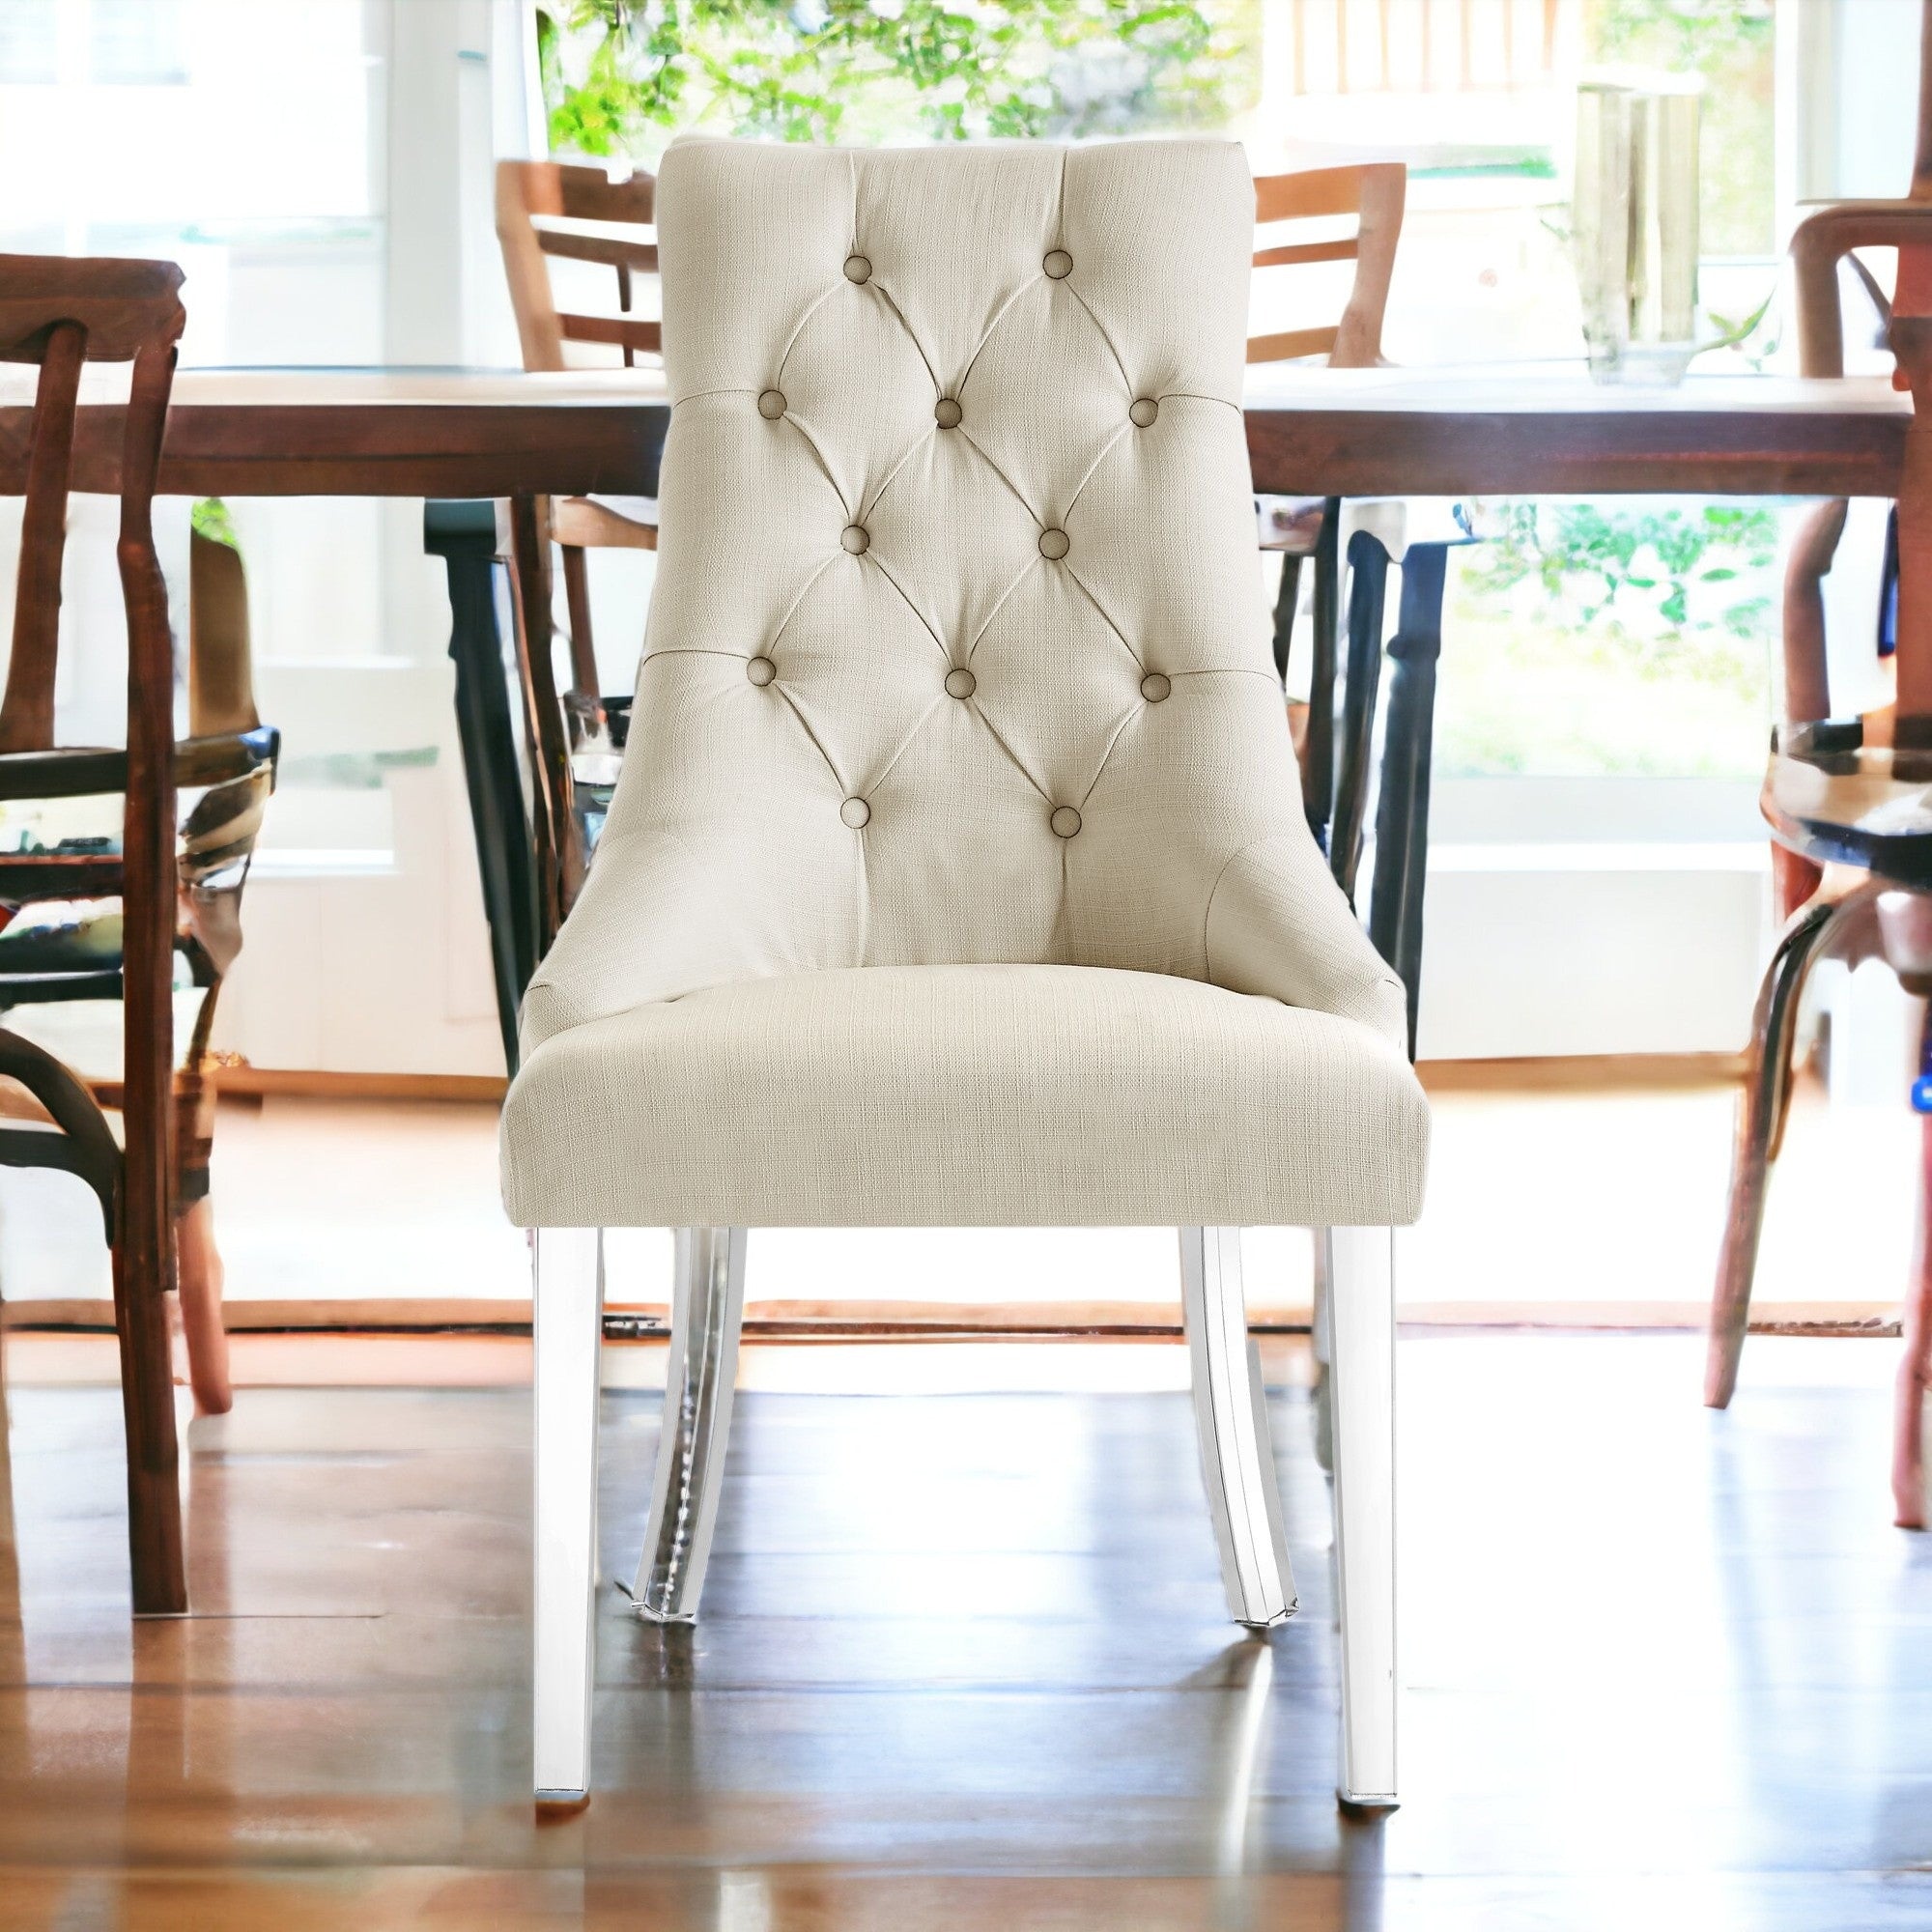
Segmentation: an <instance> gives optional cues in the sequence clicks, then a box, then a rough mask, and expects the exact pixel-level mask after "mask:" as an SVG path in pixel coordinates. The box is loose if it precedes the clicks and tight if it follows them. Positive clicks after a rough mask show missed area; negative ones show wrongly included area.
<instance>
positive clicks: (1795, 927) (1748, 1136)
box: [1704, 898, 1840, 1408]
mask: <svg viewBox="0 0 1932 1932" xmlns="http://www.w3.org/2000/svg"><path fill="white" fill-rule="evenodd" d="M1839 912H1840V907H1839V906H1837V905H1833V903H1832V902H1831V901H1829V900H1826V899H1822V898H1820V899H1813V900H1812V901H1811V902H1810V903H1809V904H1808V905H1805V906H1803V907H1801V908H1800V909H1799V910H1798V912H1797V913H1795V914H1794V915H1793V916H1792V918H1791V919H1790V920H1789V921H1788V922H1787V923H1786V924H1785V928H1784V931H1783V933H1782V934H1781V935H1780V936H1779V938H1778V942H1777V947H1776V951H1775V952H1773V954H1772V956H1771V964H1770V965H1769V966H1767V967H1766V968H1765V973H1764V980H1763V983H1762V984H1761V985H1760V986H1759V988H1758V996H1757V1010H1756V1013H1755V1014H1754V1016H1753V1018H1752V1021H1751V1066H1750V1073H1749V1075H1748V1076H1747V1082H1746V1086H1745V1092H1744V1096H1743V1099H1742V1100H1741V1102H1740V1104H1739V1108H1738V1122H1737V1140H1736V1145H1735V1149H1734V1151H1733V1153H1732V1156H1731V1191H1730V1200H1729V1205H1728V1207H1727V1208H1726V1209H1725V1214H1724V1236H1723V1242H1722V1245H1721V1246H1720V1247H1719V1250H1718V1280H1717V1285H1716V1287H1715V1288H1714V1290H1713V1291H1712V1294H1711V1324H1710V1333H1709V1339H1708V1341H1707V1343H1706V1346H1705V1358H1704V1403H1705V1406H1706V1407H1709V1408H1723V1407H1726V1406H1728V1405H1729V1403H1730V1400H1731V1396H1732V1394H1733V1393H1734V1392H1735V1391H1736V1388H1737V1385H1738V1363H1739V1360H1740V1358H1741V1357H1742V1356H1743V1354H1744V1350H1745V1335H1746V1333H1747V1330H1748V1328H1749V1325H1750V1302H1751V1281H1752V1278H1753V1276H1754V1275H1755V1274H1756V1273H1757V1249H1758V1241H1759V1238H1760V1237H1761V1236H1762V1235H1763V1232H1764V1206H1765V1195H1766V1193H1767V1191H1768V1189H1769V1187H1770V1184H1771V1165H1772V1162H1773V1161H1774V1160H1775V1159H1776V1154H1777V1144H1778V1142H1779V1140H1780V1139H1781V1138H1782V1132H1783V1125H1784V1114H1785V1108H1786V1105H1787V1103H1788V1100H1789V1098H1790V1093H1791V1055H1792V1048H1793V1045H1794V1043H1795V1041H1796V1039H1797V1035H1798V1009H1799V1001H1800V999H1801V997H1802V996H1803V994H1804V980H1805V976H1806V975H1807V974H1808V973H1809V972H1810V970H1811V967H1812V964H1813V963H1814V962H1815V960H1816V959H1817V957H1818V955H1819V953H1820V952H1821V951H1822V949H1823V947H1824V945H1825V942H1826V940H1827V939H1828V938H1829V937H1830V936H1831V932H1832V929H1833V926H1834V925H1835V924H1837V923H1838V919H1839Z"/></svg>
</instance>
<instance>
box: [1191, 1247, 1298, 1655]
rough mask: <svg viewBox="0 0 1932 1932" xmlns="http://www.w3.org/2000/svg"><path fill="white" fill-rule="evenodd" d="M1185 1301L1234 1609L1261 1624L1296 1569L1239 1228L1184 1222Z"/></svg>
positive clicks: (1204, 1467)
mask: <svg viewBox="0 0 1932 1932" xmlns="http://www.w3.org/2000/svg"><path fill="white" fill-rule="evenodd" d="M1180 1302H1181V1313H1182V1316H1183V1318H1184V1320H1185V1322H1186V1327H1187V1346H1188V1351H1189V1354H1190V1356H1191V1358H1192V1364H1193V1379H1194V1426H1195V1430H1196V1433H1197V1435H1198V1436H1199V1438H1200V1443H1201V1474H1202V1479H1203V1481H1204V1482H1205V1483H1206V1484H1207V1487H1208V1514H1209V1515H1210V1516H1211V1517H1212V1518H1213V1521H1214V1541H1215V1543H1216V1545H1217V1546H1218V1547H1219V1548H1220V1552H1221V1580H1222V1583H1223V1585H1224V1586H1225V1587H1226V1590H1227V1593H1228V1613H1229V1615H1230V1616H1232V1617H1233V1618H1234V1620H1235V1621H1236V1623H1237V1624H1246V1625H1247V1626H1248V1627H1249V1628H1250V1629H1252V1630H1264V1629H1266V1627H1267V1626H1268V1625H1270V1624H1278V1623H1281V1622H1284V1621H1285V1620H1286V1619H1287V1618H1289V1617H1291V1616H1293V1614H1294V1610H1295V1596H1294V1571H1293V1567H1292V1566H1291V1564H1290V1562H1289V1556H1288V1538H1287V1536H1286V1534H1285V1533H1284V1531H1283V1528H1282V1517H1281V1492H1280V1489H1279V1487H1278V1485H1277V1482H1276V1478H1275V1468H1274V1455H1273V1452H1272V1450H1271V1448H1270V1446H1269V1441H1268V1426H1267V1407H1266V1396H1265V1392H1264V1388H1263V1385H1262V1364H1261V1354H1260V1351H1259V1350H1257V1349H1256V1348H1255V1346H1254V1344H1253V1343H1252V1342H1251V1341H1250V1340H1249V1339H1248V1316H1247V1306H1246V1303H1245V1301H1244V1299H1243V1297H1242V1293H1241V1231H1240V1230H1239V1229H1238V1228H1183V1229H1181V1231H1180Z"/></svg>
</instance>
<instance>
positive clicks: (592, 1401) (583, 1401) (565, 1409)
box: [532, 1228, 604, 1813]
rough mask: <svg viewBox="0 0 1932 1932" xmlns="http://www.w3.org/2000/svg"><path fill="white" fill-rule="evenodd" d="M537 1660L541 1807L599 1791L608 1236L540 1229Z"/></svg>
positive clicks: (535, 1733)
mask: <svg viewBox="0 0 1932 1932" xmlns="http://www.w3.org/2000/svg"><path fill="white" fill-rule="evenodd" d="M532 1288H533V1291H534V1292H533V1297H532V1299H533V1315H534V1326H535V1336H536V1372H535V1408H536V1418H535V1431H536V1521H535V1536H534V1543H535V1562H536V1578H535V1582H536V1588H535V1605H536V1646H535V1648H536V1657H535V1671H534V1680H535V1681H534V1690H535V1700H534V1712H533V1724H532V1744H533V1747H534V1753H533V1755H534V1773H535V1785H536V1803H537V1809H538V1811H539V1813H543V1812H552V1813H554V1812H557V1811H570V1810H574V1809H576V1808H578V1807H579V1806H581V1805H582V1804H586V1803H588V1802H589V1797H590V1694H591V1689H592V1686H593V1684H594V1681H595V1677H596V1668H597V1656H596V1644H595V1641H594V1637H593V1627H594V1622H595V1616H596V1585H597V1389H598V1374H597V1370H598V1356H599V1352H600V1350H601V1347H602V1343H603V1339H604V1320H603V1317H604V1237H603V1235H602V1233H601V1231H600V1230H598V1229H596V1228H540V1229H539V1230H538V1231H537V1234H536V1244H535V1265H534V1280H533V1282H532Z"/></svg>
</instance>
